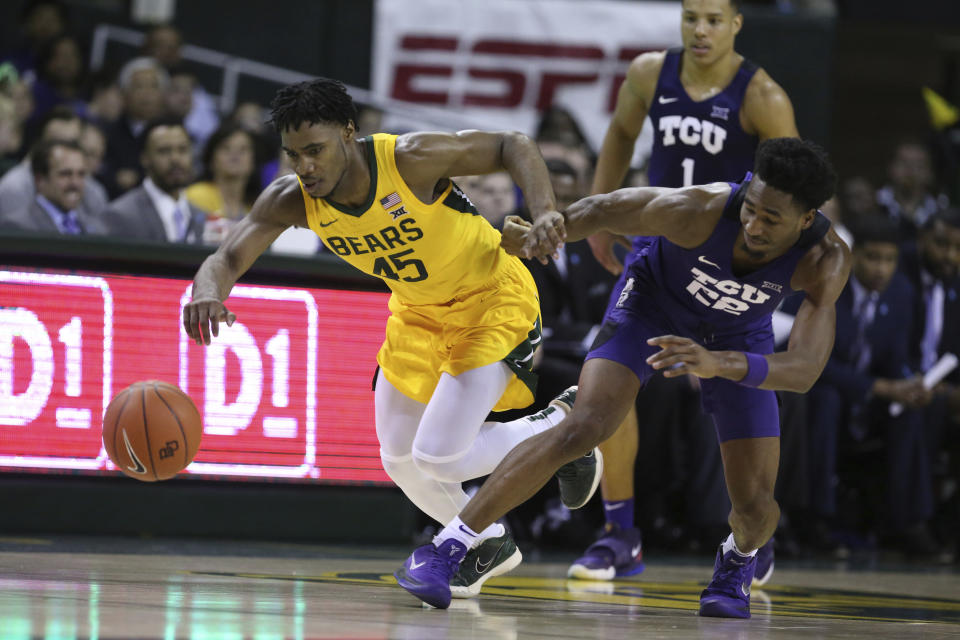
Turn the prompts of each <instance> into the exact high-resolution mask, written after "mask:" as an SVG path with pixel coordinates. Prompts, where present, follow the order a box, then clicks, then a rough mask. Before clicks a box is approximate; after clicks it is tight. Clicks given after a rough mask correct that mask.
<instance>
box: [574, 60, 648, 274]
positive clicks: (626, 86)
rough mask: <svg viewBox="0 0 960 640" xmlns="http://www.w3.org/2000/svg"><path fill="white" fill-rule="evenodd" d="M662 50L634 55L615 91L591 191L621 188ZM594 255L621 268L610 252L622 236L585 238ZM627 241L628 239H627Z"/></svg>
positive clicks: (614, 268)
mask: <svg viewBox="0 0 960 640" xmlns="http://www.w3.org/2000/svg"><path fill="white" fill-rule="evenodd" d="M665 56H666V52H664V51H651V52H648V53H644V54H641V55H639V56H637V57H636V58H634V60H633V62H631V63H630V66H629V67H628V68H627V75H626V78H624V81H623V84H621V85H620V91H619V93H618V94H617V104H616V107H615V108H614V111H613V116H612V117H611V118H610V124H609V125H608V126H607V132H606V134H605V135H604V137H603V144H602V145H601V147H600V155H599V157H598V158H597V168H596V171H595V172H594V176H593V186H592V188H591V192H592V193H610V192H611V191H614V190H615V189H618V188H620V186H621V185H622V184H623V179H624V176H626V174H627V170H628V169H629V168H630V159H631V158H632V157H633V148H634V146H635V145H636V142H637V137H638V136H639V135H640V130H641V129H642V128H643V122H644V120H645V119H646V117H647V113H648V112H649V110H650V101H651V100H652V99H653V96H654V94H655V93H656V90H657V79H658V78H659V77H660V70H661V69H662V68H663V60H664V58H665ZM588 241H589V243H590V249H591V250H592V251H593V255H594V257H595V258H596V259H597V261H598V262H599V263H600V264H602V265H603V266H604V267H606V269H607V270H608V271H610V272H612V273H614V274H619V273H620V272H621V271H622V270H623V265H622V264H620V261H619V260H618V259H617V257H616V255H614V253H613V247H614V245H615V244H616V243H617V242H618V241H623V242H626V239H625V238H623V237H621V236H616V235H614V234H612V233H610V232H608V231H600V232H598V233H596V234H594V235H592V236H590V237H589V238H588ZM627 244H629V243H627Z"/></svg>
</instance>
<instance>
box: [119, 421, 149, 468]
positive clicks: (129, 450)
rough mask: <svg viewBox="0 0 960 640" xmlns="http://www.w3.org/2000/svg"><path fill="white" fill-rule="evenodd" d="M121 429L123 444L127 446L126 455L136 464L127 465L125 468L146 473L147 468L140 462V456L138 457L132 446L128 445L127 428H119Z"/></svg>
mask: <svg viewBox="0 0 960 640" xmlns="http://www.w3.org/2000/svg"><path fill="white" fill-rule="evenodd" d="M121 431H123V444H124V445H125V446H126V447H127V455H128V456H130V459H131V460H133V463H134V464H135V465H137V466H135V467H130V466H128V467H127V469H130V471H133V472H134V473H146V472H147V468H146V467H144V466H143V463H142V462H140V458H138V457H137V454H135V453H134V452H133V447H131V446H130V439H129V438H127V430H126V429H121Z"/></svg>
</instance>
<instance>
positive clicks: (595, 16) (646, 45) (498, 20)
mask: <svg viewBox="0 0 960 640" xmlns="http://www.w3.org/2000/svg"><path fill="white" fill-rule="evenodd" d="M680 11H681V7H680V3H679V2H623V1H616V0H592V1H590V2H583V1H581V0H484V1H483V2H450V0H377V1H376V8H375V15H374V39H373V70H372V76H373V90H374V92H375V93H376V94H377V95H379V96H381V97H384V98H393V99H397V100H405V101H408V102H411V103H416V104H421V105H429V106H432V107H446V108H448V109H450V110H452V111H456V112H457V113H459V114H461V115H462V116H464V117H465V118H468V119H472V120H474V121H475V125H474V126H476V127H477V128H483V129H509V130H519V131H523V132H524V133H527V134H532V133H533V132H534V129H535V127H536V124H537V120H538V117H539V114H540V113H541V112H542V111H543V110H544V109H546V108H547V107H549V106H550V105H551V104H553V105H557V106H562V107H565V108H567V109H568V110H569V111H571V112H572V113H573V115H574V116H575V117H576V119H577V120H578V121H579V123H580V126H581V127H582V128H583V130H584V132H585V133H586V135H587V137H588V138H589V139H590V143H591V144H592V146H593V148H594V149H595V150H599V148H600V143H601V142H602V141H603V135H604V133H605V132H606V127H607V123H608V122H609V120H610V114H611V113H612V112H613V108H614V105H615V104H616V98H617V92H618V90H619V88H620V84H621V83H622V82H623V78H624V76H625V73H626V69H627V66H628V65H629V63H630V61H631V60H633V58H634V57H636V56H637V55H639V54H640V53H642V52H644V51H651V50H658V49H665V48H668V47H672V46H677V45H679V44H680ZM384 128H385V129H387V130H410V129H422V128H428V129H432V128H435V125H433V126H431V124H430V122H428V121H421V122H416V121H413V120H411V119H400V118H399V117H396V116H391V115H390V114H389V113H388V114H386V116H385V120H384ZM637 146H638V148H639V149H647V148H649V146H650V132H649V126H647V127H645V129H644V132H643V133H642V134H641V140H640V143H639V144H638V145H637Z"/></svg>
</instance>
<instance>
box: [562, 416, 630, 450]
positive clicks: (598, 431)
mask: <svg viewBox="0 0 960 640" xmlns="http://www.w3.org/2000/svg"><path fill="white" fill-rule="evenodd" d="M611 423H612V421H610V420H607V419H606V418H605V417H604V416H603V414H601V413H599V412H594V411H580V412H577V411H574V412H573V413H571V414H570V416H568V417H567V419H566V420H564V421H563V423H561V424H560V425H559V426H558V427H556V429H557V430H558V435H559V436H560V448H561V450H562V452H563V453H564V456H565V457H570V458H571V459H573V458H576V457H578V456H582V455H583V454H584V453H586V452H588V451H590V450H591V449H593V448H594V447H596V446H597V445H598V444H600V443H601V442H603V441H604V440H606V439H607V438H609V437H610V436H611V435H613V432H614V431H616V430H617V425H616V424H611Z"/></svg>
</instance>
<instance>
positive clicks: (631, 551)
mask: <svg viewBox="0 0 960 640" xmlns="http://www.w3.org/2000/svg"><path fill="white" fill-rule="evenodd" d="M642 548H643V546H642V545H639V544H638V545H637V546H635V547H634V548H633V549H630V555H632V556H633V557H634V558H636V557H637V554H638V553H640V549H642Z"/></svg>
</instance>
